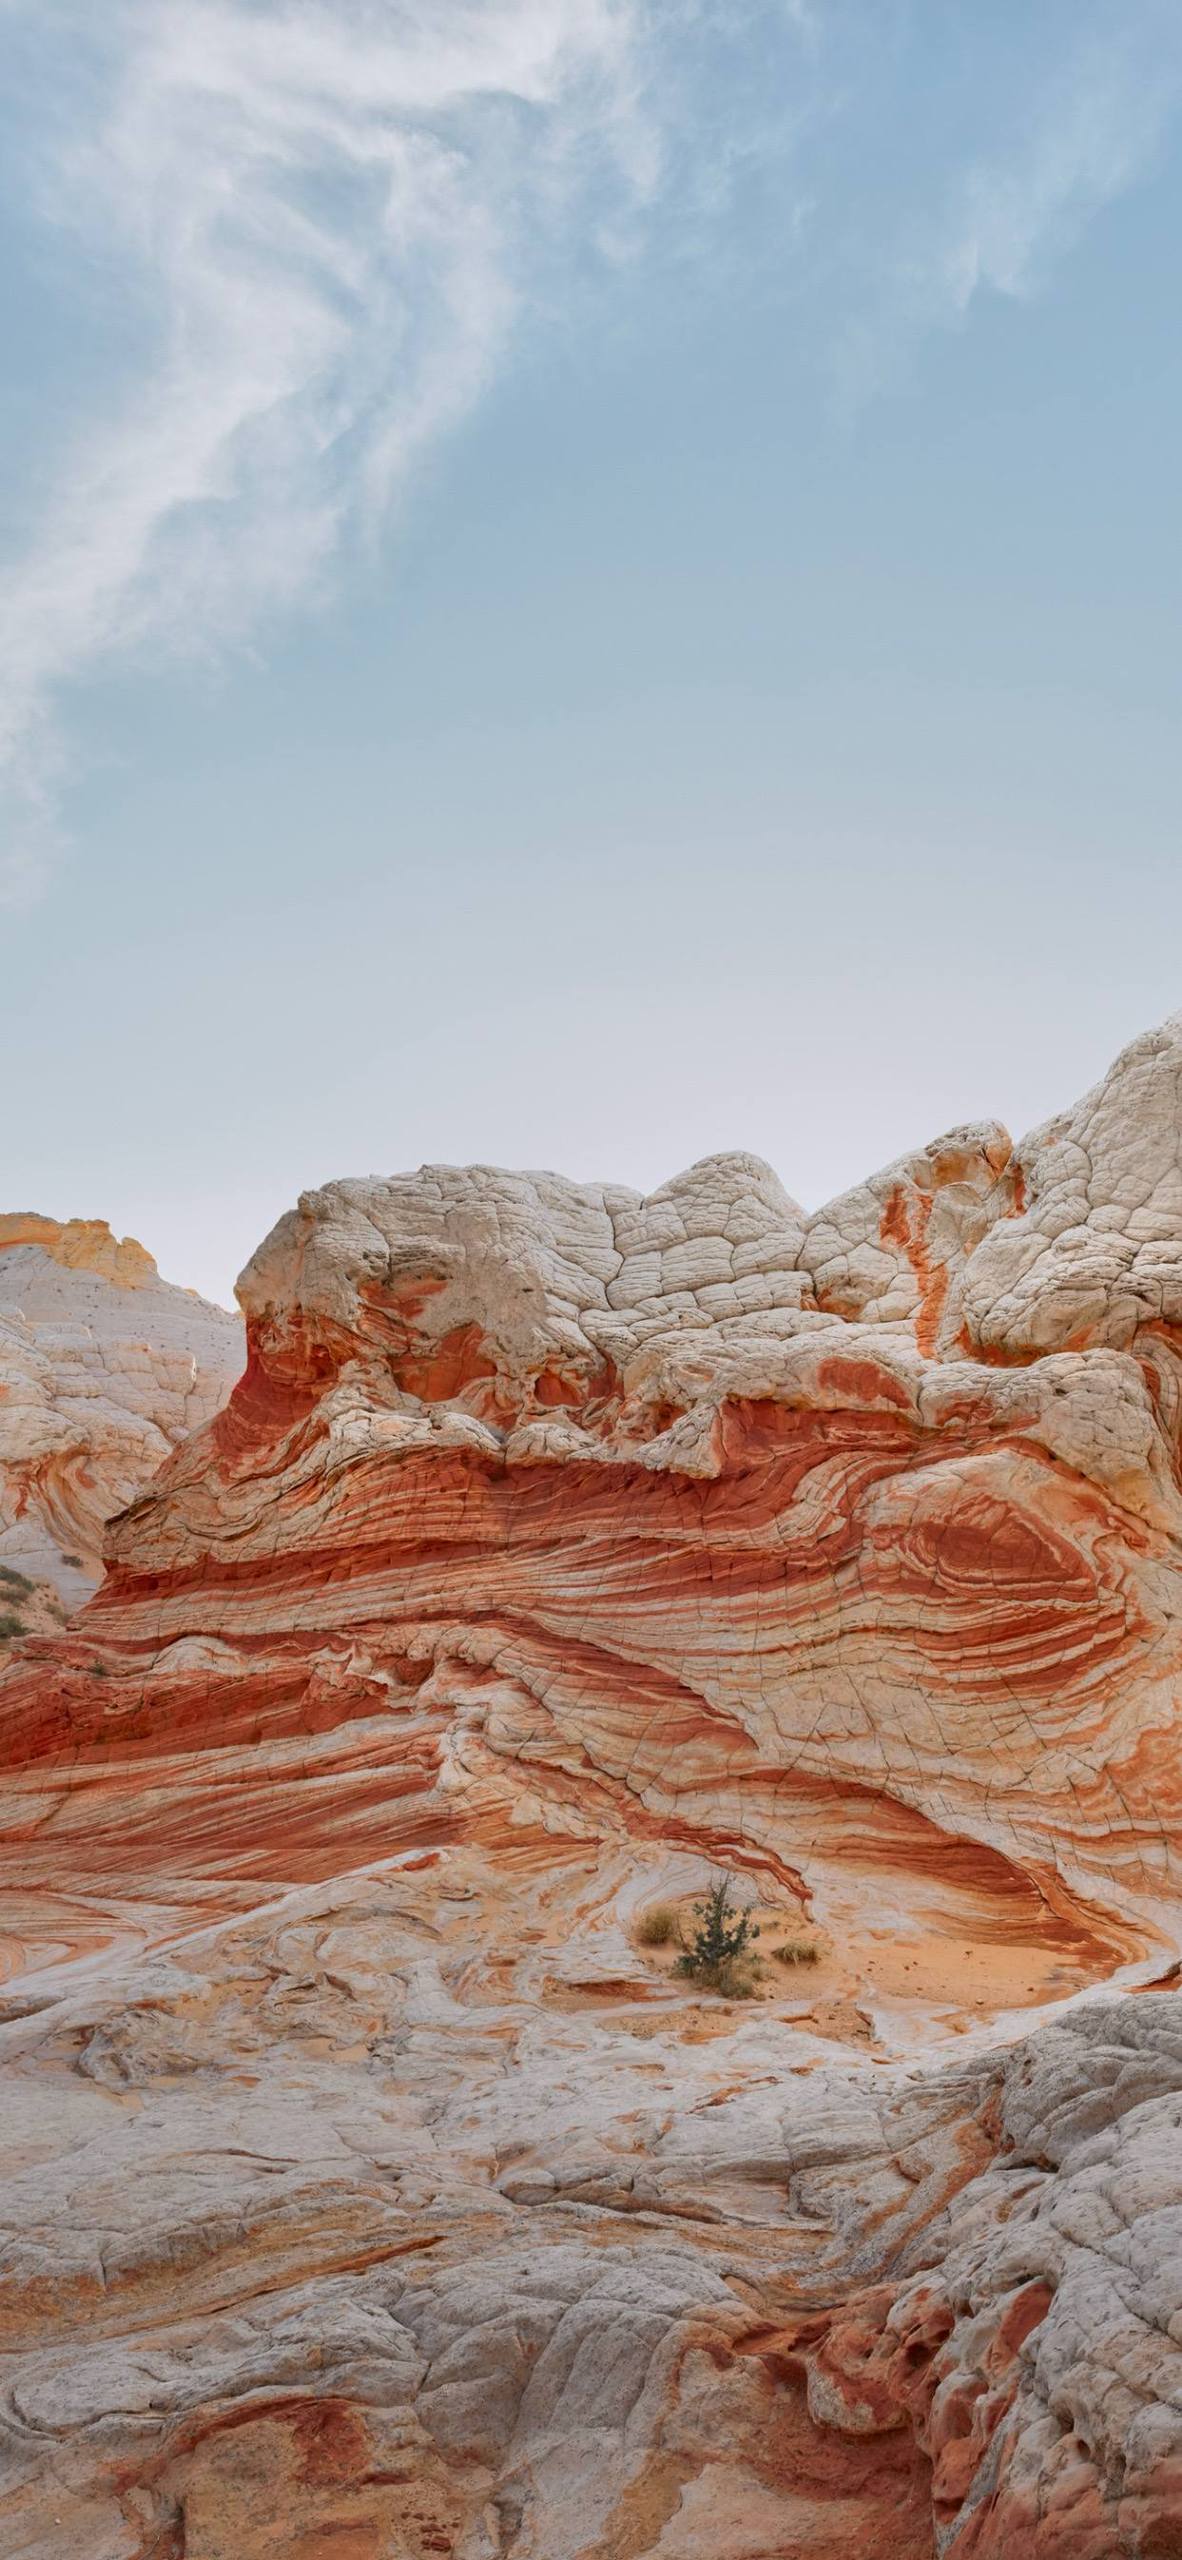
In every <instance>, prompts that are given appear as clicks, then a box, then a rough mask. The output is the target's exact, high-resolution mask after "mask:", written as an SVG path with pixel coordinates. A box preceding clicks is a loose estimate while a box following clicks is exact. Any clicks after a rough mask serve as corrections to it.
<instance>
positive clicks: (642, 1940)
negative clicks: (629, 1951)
mask: <svg viewBox="0 0 1182 2560" xmlns="http://www.w3.org/2000/svg"><path fill="white" fill-rule="evenodd" d="M676 1936H677V1913H676V1912H675V1911H674V1910H673V1908H672V1906H671V1904H669V1903H668V1902H654V1904H653V1907H652V1909H651V1911H642V1913H641V1915H640V1921H639V1925H638V1927H637V1931H636V1940H637V1944H638V1946H642V1947H667V1946H670V1945H671V1944H672V1941H673V1940H674V1938H675V1937H676Z"/></svg>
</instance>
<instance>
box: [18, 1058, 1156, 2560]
mask: <svg viewBox="0 0 1182 2560" xmlns="http://www.w3.org/2000/svg"><path fill="white" fill-rule="evenodd" d="M1180 1077H1182V1021H1179V1022H1175V1023H1172V1024H1167V1025H1166V1026H1165V1028H1164V1029H1163V1030H1162V1031H1160V1032H1156V1033H1153V1034H1151V1035H1149V1036H1148V1037H1147V1038H1146V1039H1144V1040H1142V1041H1139V1042H1137V1043H1135V1044H1134V1046H1133V1047H1132V1048H1131V1049H1130V1050H1128V1051H1126V1053H1125V1054H1124V1056H1123V1057H1122V1058H1121V1059H1119V1060H1118V1061H1117V1064H1116V1066H1115V1067H1114V1068H1113V1070H1112V1071H1111V1073H1110V1075H1109V1076H1108V1077H1107V1078H1106V1079H1105V1080H1104V1082H1103V1083H1102V1084H1101V1085H1100V1086H1099V1087H1097V1088H1096V1090H1095V1091H1094V1092H1093V1093H1091V1094H1090V1095H1088V1096H1087V1097H1085V1100H1084V1101H1083V1102H1082V1103H1081V1104H1080V1105H1079V1106H1078V1107H1077V1108H1076V1110H1075V1111H1074V1112H1071V1113H1069V1114H1065V1115H1064V1116H1063V1117H1062V1118H1061V1119H1060V1120H1058V1121H1056V1122H1054V1123H1052V1124H1049V1125H1048V1127H1046V1128H1044V1129H1042V1130H1040V1131H1036V1132H1035V1133H1034V1134H1033V1136H1031V1137H1030V1138H1028V1139H1026V1140H1024V1141H1023V1142H1022V1143H1021V1144H1020V1145H1018V1146H1014V1145H1012V1143H1011V1142H1010V1140H1009V1139H1008V1137H1007V1136H1006V1134H1005V1132H1004V1131H1002V1130H1001V1129H1000V1128H998V1127H997V1126H996V1125H995V1124H983V1125H981V1126H979V1127H974V1128H971V1129H965V1130H958V1131H956V1132H954V1133H952V1134H951V1135H950V1136H948V1137H946V1138H943V1139H941V1140H939V1141H938V1142H936V1143H935V1144H933V1145H932V1146H931V1147H929V1148H927V1149H925V1150H923V1151H922V1152H919V1153H917V1154H915V1155H912V1156H909V1157H907V1158H905V1159H903V1160H901V1161H900V1162H899V1163H898V1164H896V1165H894V1166H892V1167H890V1168H889V1169H888V1170H887V1171H886V1172H885V1173H883V1174H881V1175H878V1176H876V1177H874V1179H873V1180H871V1181H870V1182H868V1183H866V1184H865V1185H863V1186H861V1187H860V1188H859V1189H858V1190H856V1191H854V1192H852V1193H850V1194H849V1195H846V1196H845V1197H843V1198H842V1199H840V1200H838V1201H836V1202H833V1203H831V1204H830V1205H829V1206H828V1207H827V1208H826V1209H825V1210H823V1211H822V1212H820V1213H819V1214H818V1215H816V1216H814V1217H811V1218H809V1217H806V1216H805V1214H804V1212H803V1211H801V1210H800V1209H798V1208H797V1207H796V1205H795V1204H794V1203H793V1202H792V1201H791V1200H789V1199H788V1198H787V1196H786V1195H785V1193H784V1192H783V1191H782V1190H781V1188H780V1186H779V1184H778V1183H777V1181H776V1179H775V1177H774V1176H773V1175H772V1174H771V1173H770V1172H769V1170H768V1169H767V1167H766V1166H764V1165H762V1164H760V1163H759V1162H758V1161H757V1160H756V1159H753V1158H750V1157H746V1156H739V1155H736V1156H724V1157H719V1158H712V1159H710V1160H708V1161H707V1162H706V1163H704V1164H701V1165H698V1166H695V1167H694V1168H693V1169H692V1171H691V1172H690V1173H688V1174H686V1175H683V1176H681V1177H679V1178H678V1179H677V1180H676V1181H674V1182H671V1183H669V1184H668V1185H666V1186H665V1187H664V1189H662V1190H661V1191H659V1192H657V1193H654V1194H652V1195H650V1196H649V1197H648V1198H647V1199H641V1198H638V1197H637V1196H636V1195H634V1194H632V1193H629V1192H626V1191H623V1190H618V1189H611V1188H606V1187H597V1186H589V1185H575V1184H570V1183H565V1182H561V1181H559V1180H558V1179H557V1178H556V1177H552V1176H541V1175H535V1176H527V1175H508V1174H504V1173H500V1172H496V1171H493V1170H491V1169H486V1168H477V1169H474V1170H471V1171H468V1172H466V1173H461V1172H456V1171H453V1170H450V1169H446V1168H436V1169H430V1170H428V1171H426V1172H423V1173H420V1174H419V1175H417V1176H414V1177H410V1176H406V1177H398V1178H395V1179H393V1180H391V1181H384V1182H378V1181H373V1182H344V1183H339V1184H332V1185H330V1186H329V1187H328V1188H327V1189H326V1190H324V1191H321V1192H317V1193H312V1194H309V1195H306V1196H305V1198H304V1199H303V1200H302V1201H301V1203H300V1205H299V1208H298V1209H297V1210H296V1211H294V1212H293V1213H292V1214H291V1215H290V1216H289V1217H288V1218H285V1219H283V1220H281V1222H280V1224H279V1226H278V1227H277V1228H276V1230H275V1231H274V1233H273V1234H272V1236H271V1237H270V1238H269V1239H268V1240H267V1242H266V1244H265V1245H264V1246H263V1247H262V1249H261V1250H260V1252H259V1254H258V1255H257V1256H256V1257H255V1260H254V1261H253V1262H252V1263H251V1264H250V1265H249V1267H248V1269H247V1271H246V1272H245V1273H244V1275H243V1279H242V1282H241V1283H240V1297H241V1301H242V1305H243V1308H244V1312H245V1315H246V1319H247V1336H248V1354H249V1356H248V1361H247V1366H246V1370H245V1374H244V1376H243V1378H242V1381H241V1383H240V1385H239V1386H238V1388H237V1389H236V1390H235V1393H234V1395H233V1396H232V1397H231V1399H230V1401H229V1403H228V1404H227V1405H226V1406H225V1407H224V1408H223V1409H222V1410H221V1411H220V1412H218V1413H217V1414H216V1415H215V1416H214V1418H213V1419H212V1421H210V1422H209V1423H207V1424H206V1426H205V1427H204V1428H203V1429H202V1430H200V1431H199V1432H198V1433H197V1434H196V1435H195V1436H194V1437H193V1438H192V1439H190V1440H189V1441H187V1442H186V1443H185V1444H184V1445H182V1446H181V1447H180V1448H179V1449H178V1450H177V1452H176V1454H175V1455H174V1456H173V1457H172V1458H171V1459H170V1460H169V1462H168V1464H167V1466H166V1467H165V1468H164V1470H163V1471H162V1473H161V1474H160V1475H159V1476H158V1477H157V1478H155V1479H154V1481H153V1483H152V1484H151V1486H150V1487H149V1488H148V1490H147V1491H146V1492H144V1493H142V1494H141V1495H140V1496H139V1497H138V1499H137V1500H135V1501H134V1502H133V1503H132V1504H131V1506H130V1508H129V1509H128V1510H127V1511H126V1512H125V1513H124V1514H123V1516H122V1517H121V1518H120V1519H118V1520H117V1521H116V1522H115V1523H114V1524H113V1526H112V1527H111V1529H110V1531H109V1533H108V1571H107V1576H106V1579H105V1581H104V1583H103V1585H102V1588H101V1589H100V1591H99V1592H98V1594H97V1595H96V1597H95V1598H94V1600H93V1601H91V1603H90V1604H89V1605H88V1607H87V1608H86V1609H85V1610H84V1611H83V1612H82V1613H81V1615H80V1616H79V1617H78V1618H77V1619H76V1620H75V1621H74V1623H73V1624H72V1626H71V1627H70V1628H69V1629H68V1630H67V1631H66V1633H65V1634H64V1635H61V1636H46V1637H44V1638H42V1639H40V1640H38V1641H34V1642H32V1643H30V1644H29V1645H27V1646H26V1647H25V1648H24V1650H23V1652H22V1655H21V1658H20V1659H19V1661H17V1662H16V1663H15V1664H14V1665H13V1666H12V1668H11V1669H10V1670H9V1671H8V1673H7V1674H6V1675H5V1677H4V1679H3V1681H2V1682H0V1741H2V1746H3V1750H4V1754H5V1759H6V1764H7V1770H8V1777H7V1782H6V1789H5V1820H6V1823H7V1825H8V1844H9V1853H10V1854H9V1861H8V1868H7V1873H8V1879H9V1881H8V1884H7V1886H6V1889H5V1896H4V1903H3V1908H2V1910H0V1918H2V1919H3V1921H4V1924H5V1926H6V1929H7V1933H8V1944H9V1949H10V1956H9V1962H10V1967H11V1977H12V1979H11V1986H10V1999H9V2006H8V2011H7V2019H8V2023H7V2025H5V2026H2V2027H0V2036H2V2037H3V2038H4V2039H5V2040H6V2042H7V2044H8V2048H9V2052H10V2056H11V2061H10V2073H9V2085H10V2088H11V2089H12V2091H13V2092H14V2093H15V2094H14V2112H13V2118H12V2122H13V2126H14V2134H13V2146H14V2147H13V2150H12V2153H11V2157H10V2164H9V2165H10V2171H11V2176H10V2182H9V2186H8V2190H7V2195H8V2199H9V2201H8V2204H7V2205H6V2211H7V2213H8V2219H9V2245H8V2248H7V2250H6V2252H5V2264H6V2266H7V2268H8V2288H9V2289H8V2297H7V2299H8V2326H7V2333H6V2334H7V2338H8V2341H9V2351H10V2360H9V2364H8V2369H7V2372H6V2374H4V2375H3V2377H0V2391H2V2393H3V2397H2V2398H0V2420H2V2424H3V2427H4V2428H5V2429H6V2430H7V2435H6V2441H7V2445H8V2464H9V2469H8V2483H9V2485H8V2488H7V2490H6V2492H5V2495H6V2497H7V2501H8V2503H7V2507H4V2506H3V2505H2V2504H0V2516H3V2515H7V2518H8V2523H7V2528H6V2529H7V2530H8V2531H9V2533H10V2535H11V2537H12V2543H11V2547H12V2549H13V2550H14V2551H16V2550H19V2551H20V2552H21V2553H22V2554H29V2555H32V2554H36V2555H37V2560H68V2555H71V2554H74V2553H77V2554H78V2555H79V2560H81V2555H82V2554H85V2556H86V2560H149V2556H150V2555H152V2560H163V2555H165V2554H167V2555H168V2560H182V2556H183V2560H254V2555H255V2554H256V2553H257V2554H260V2555H261V2554H262V2553H263V2552H282V2553H283V2554H284V2555H285V2560H311V2555H312V2554H313V2553H317V2554H319V2553H320V2552H322V2551H325V2550H331V2551H332V2552H333V2553H334V2554H338V2555H339V2560H385V2555H389V2554H393V2555H398V2560H406V2556H407V2555H414V2560H419V2555H421V2554H425V2553H427V2552H442V2553H450V2554H452V2555H453V2560H501V2555H507V2554H510V2553H512V2554H513V2555H514V2560H641V2555H653V2560H707V2556H708V2560H717V2555H718V2554H719V2553H720V2551H721V2552H725V2560H814V2555H815V2560H821V2555H822V2554H824V2555H826V2560H845V2555H849V2560H853V2555H854V2554H855V2553H856V2554H862V2553H863V2552H865V2551H866V2550H867V2549H871V2548H874V2549H881V2550H883V2551H889V2552H891V2553H892V2554H895V2553H897V2554H898V2555H900V2560H920V2555H923V2560H928V2555H932V2560H936V2555H939V2556H940V2560H949V2555H951V2560H1001V2555H1002V2554H1003V2553H1004V2554H1005V2560H1022V2555H1026V2554H1028V2555H1031V2560H1109V2556H1110V2555H1115V2554H1117V2553H1128V2554H1131V2555H1145V2560H1148V2555H1150V2554H1151V2553H1152V2554H1157V2555H1159V2560H1160V2555H1163V2554H1167V2553H1170V2552H1176V2553H1177V2552H1182V2469H1180V2465H1182V2418H1180V2417H1179V2410H1182V2370H1180V2369H1179V2364H1178V2355H1179V2350H1178V2347H1177V2344H1176V2341H1177V2340H1178V2339H1179V2338H1180V2337H1182V2152H1180V2147H1179V2145H1178V2141H1177V2134H1178V2109H1179V2105H1180V2104H1182V2097H1180V2091H1182V2034H1180V2031H1179V2030H1178V2029H1177V2027H1176V2026H1175V2016H1176V2012H1175V2007H1174V2001H1173V1997H1172V1994H1171V1991H1170V1989H1169V1988H1168V1987H1163V1988H1162V1989H1161V1990H1160V1991H1158V1992H1156V1993H1151V1994H1150V1995H1149V1996H1141V1997H1138V1998H1129V1999H1125V2000H1124V2001H1113V2000H1112V1999H1110V1998H1107V1997H1105V1996H1104V1995H1103V1994H1102V1992H1101V1990H1100V1986H1101V1985H1102V1984H1104V1983H1106V1982H1111V1981H1113V1980H1122V1979H1123V1980H1124V1981H1126V1982H1128V1983H1137V1984H1144V1983H1147V1982H1150V1981H1153V1980H1154V1979H1157V1980H1159V1981H1160V1982H1161V1983H1162V1984H1163V1986H1168V1985H1169V1984H1170V1983H1171V1982H1172V1981H1173V1979H1174V1978H1175V1968H1176V1956H1177V1949H1178V1945H1179V1936H1178V1915H1179V1893H1178V1883H1179V1879H1178V1841H1179V1824H1178V1812H1179V1805H1178V1790H1179V1778H1178V1765H1179V1751H1178V1740H1179V1737H1178V1722H1179V1705H1178V1700H1179V1672H1180V1664H1179V1642H1180V1633H1179V1623H1180V1613H1179V1606H1178V1602H1179V1593H1180V1588H1182V1586H1180V1584H1179V1556H1180V1546H1179V1532H1180V1527H1182V1507H1180V1480H1179V1452H1180V1447H1182V1399H1180V1393H1179V1388H1180V1378H1182V1371H1180V1368H1179V1345H1180V1343H1182V1090H1180ZM0 1266H2V1257H0ZM720 1866H721V1867H726V1868H729V1869H730V1870H732V1871H733V1872H735V1873H736V1874H737V1875H738V1876H739V1877H740V1879H741V1880H742V1881H743V1886H744V1889H745V1890H746V1891H748V1892H749V1893H750V1894H751V1895H753V1896H755V1897H757V1898H758V1901H759V1905H760V1912H761V1920H762V1923H763V1926H764V1930H765V1936H764V1940H763V1942H762V1943H763V1944H764V1946H765V1949H768V1950H770V1953H768V1955H767V1957H766V1960H765V1964H764V1974H763V1979H762V1981H761V1983H760V1985H759V1988H758V1996H757V1997H756V1998H754V1999H753V2000H751V2001H750V2003H740V2004H728V2003H726V2002H721V2001H719V2000H717V1999H713V1998H711V1997H709V1996H705V1995H703V1994H701V1993H700V1992H699V1991H697V1990H695V1989H694V1987H693V1986H692V1985H691V1984H687V1983H686V1982H685V1981H684V1980H682V1979H680V1978H679V1977H678V1975H677V1974H676V1972H675V1971H673V1970H671V1967H670V1962H669V1960H668V1959H667V1958H666V1957H664V1956H662V1955H660V1954H659V1953H656V1952H651V1951H649V1950H648V1948H647V1947H646V1945H645V1943H644V1941H645V1934H646V1933H645V1931H644V1929H643V1927H642V1926H639V1925H638V1924H639V1923H641V1922H642V1920H643V1917H644V1914H645V1913H646V1911H648V1910H650V1909H651V1907H652V1906H653V1905H654V1904H656V1903H660V1902H664V1903H667V1904H668V1905H669V1907H670V1908H671V1909H672V1910H674V1911H675V1912H676V1911H681V1912H683V1913H684V1911H685V1910H686V1909H687V1908H688V1905H689V1903H690V1901H691V1900H692V1897H693V1895H694V1893H695V1891H696V1890H698V1889H700V1886H701V1884H702V1882H703V1881H704V1879H705V1878H706V1877H707V1876H708V1875H709V1873H710V1872H711V1871H712V1870H716V1869H717V1868H718V1867H720ZM793 1933H795V1935H796V1936H798V1937H803V1939H804V1940H805V1941H806V1942H807V1944H808V1946H809V1949H810V1952H811V1954H812V1956H813V1957H814V1958H815V1959H816V1961H815V1962H814V1963H813V1964H811V1965H809V1966H802V1967H801V1968H800V1970H799V1973H797V1972H796V1971H795V1970H794V1968H793V1967H792V1966H791V1965H790V1964H785V1966H784V1967H783V1969H782V1971H781V1968H780V1967H779V1965H778V1964H777V1962H776V1961H775V1956H776V1950H777V1948H778V1947H779V1946H780V1945H783V1946H784V1947H785V1949H786V1950H787V1949H788V1948H789V1947H790V1945H791V1943H792V1938H793ZM1081 2003H1082V2005H1081ZM1040 2013H1041V2015H1042V2018H1043V2023H1042V2024H1041V2025H1037V2024H1036V2023H1035V2022H1036V2021H1037V2020H1038V2018H1039V2016H1040ZM1050 2013H1054V2014H1053V2018H1052V2021H1051V2022H1050V2023H1047V2019H1048V2016H1049V2015H1050ZM1032 2024H1035V2032H1034V2034H1033V2035H1031V2036H1029V2038H1028V2039H1027V2038H1026V2030H1027V2029H1028V2028H1029V2027H1030V2026H1031V2025H1032ZM1022 2039H1024V2040H1022ZM81 2317H84V2320H85V2333H84V2335H83V2336H82V2337H81V2338H80V2336H79V2327H80V2318H81ZM55 2535H56V2536H57V2537H58V2538H57V2539H56V2540H55V2539H54V2536H55ZM22 2536H23V2537H24V2538H23V2540H22V2539H21V2537H22ZM38 2536H40V2539H38ZM0 2547H2V2545H0Z"/></svg>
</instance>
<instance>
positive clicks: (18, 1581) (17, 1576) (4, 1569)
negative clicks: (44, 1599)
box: [0, 1564, 33, 1592]
mask: <svg viewBox="0 0 1182 2560" xmlns="http://www.w3.org/2000/svg"><path fill="white" fill-rule="evenodd" d="M0 1582H2V1583H3V1585H4V1588H5V1590H6V1591H24V1592H29V1591H31V1590H32V1589H33V1584H32V1583H31V1581H30V1580H29V1576H28V1574H27V1573H18V1572H17V1569H16V1566H15V1565H14V1564H0Z"/></svg>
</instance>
